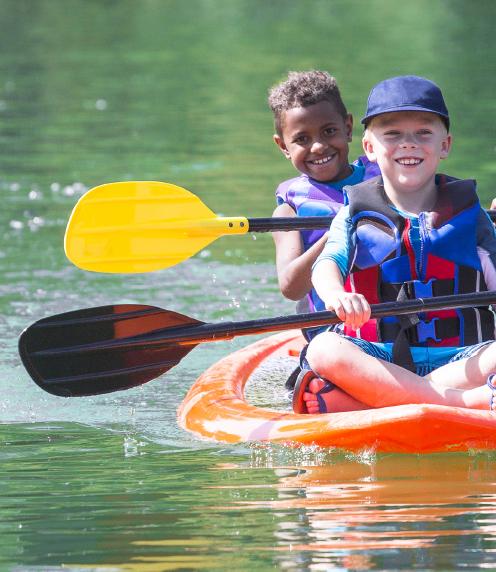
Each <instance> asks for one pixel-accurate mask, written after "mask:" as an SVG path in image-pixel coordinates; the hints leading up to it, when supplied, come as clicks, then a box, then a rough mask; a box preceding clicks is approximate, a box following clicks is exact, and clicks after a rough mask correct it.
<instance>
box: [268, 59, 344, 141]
mask: <svg viewBox="0 0 496 572" xmlns="http://www.w3.org/2000/svg"><path fill="white" fill-rule="evenodd" d="M321 101H328V102H329V103H331V104H332V105H333V106H334V107H335V109H336V111H337V112H338V113H339V114H340V115H341V116H342V117H343V119H346V117H347V116H348V112H347V111H346V107H345V105H344V103H343V100H342V99H341V94H340V93H339V88H338V84H337V83H336V79H335V78H334V77H333V76H332V75H330V74H329V73H327V72H325V71H319V70H311V71H303V72H295V71H290V72H288V78H287V79H286V80H284V81H283V82H281V83H279V84H277V85H275V86H274V87H272V88H271V89H270V90H269V98H268V102H269V106H270V108H271V109H272V113H273V114H274V126H275V129H276V131H277V133H278V135H279V136H282V116H283V112H284V111H287V110H288V109H293V108H294V107H307V106H308V105H314V104H315V103H320V102H321Z"/></svg>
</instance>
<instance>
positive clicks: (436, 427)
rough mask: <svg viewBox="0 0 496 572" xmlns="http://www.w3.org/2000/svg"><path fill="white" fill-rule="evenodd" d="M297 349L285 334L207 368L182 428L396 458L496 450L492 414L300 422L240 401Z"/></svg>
mask: <svg viewBox="0 0 496 572" xmlns="http://www.w3.org/2000/svg"><path fill="white" fill-rule="evenodd" d="M303 343H304V340H303V338H302V336H301V335H300V333H299V331H296V330H294V331H290V332H284V333H282V334H276V335H273V336H270V337H268V338H264V339H262V340H259V341H257V342H255V343H253V344H251V345H249V346H247V347H245V348H243V349H241V350H238V351H236V352H234V353H232V354H230V355H228V356H227V357H225V358H223V359H221V360H220V361H219V362H217V363H216V364H214V365H212V366H211V367H210V368H209V369H208V370H206V371H205V372H204V373H203V374H202V375H201V376H200V377H199V378H198V380H197V381H196V382H195V384H194V385H193V387H192V388H191V389H190V391H189V392H188V394H187V395H186V397H185V398H184V401H183V403H182V404H181V406H180V407H179V410H178V422H179V424H180V426H181V427H183V428H184V429H186V430H188V431H191V432H192V433H194V434H195V435H197V436H199V437H203V438H207V439H211V440H215V441H221V442H227V443H239V442H249V441H272V442H278V443H290V444H304V445H319V446H322V447H338V448H343V449H346V450H350V451H359V450H363V449H373V450H375V451H382V452H395V453H433V452H442V451H468V450H483V449H496V414H494V413H491V412H490V411H480V410H475V409H462V408H458V407H446V406H441V405H425V404H421V405H399V406H396V407H384V408H378V409H370V410H367V411H354V412H347V413H329V414H324V415H299V414H295V413H292V412H290V411H289V409H290V401H289V400H288V411H277V410H274V409H272V410H271V409H265V408H261V407H255V406H254V405H250V404H249V403H248V402H247V401H246V399H245V396H244V389H245V384H246V383H247V381H248V379H249V378H250V375H251V374H252V373H253V372H254V371H255V370H256V369H257V368H258V367H259V366H260V365H261V364H263V362H264V361H266V360H267V359H269V358H273V357H278V358H279V357H280V358H284V357H286V358H289V357H291V358H292V361H295V359H294V358H295V356H298V354H299V350H300V348H301V347H302V345H303ZM270 383H273V382H272V381H271V382H270ZM278 383H280V384H281V385H283V384H284V380H283V379H281V380H280V382H278Z"/></svg>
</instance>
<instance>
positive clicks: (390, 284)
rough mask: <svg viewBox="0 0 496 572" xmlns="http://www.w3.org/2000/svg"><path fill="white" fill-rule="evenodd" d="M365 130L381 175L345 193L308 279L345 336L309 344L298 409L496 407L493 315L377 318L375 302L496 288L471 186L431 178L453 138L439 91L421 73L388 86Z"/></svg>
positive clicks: (495, 259)
mask: <svg viewBox="0 0 496 572" xmlns="http://www.w3.org/2000/svg"><path fill="white" fill-rule="evenodd" d="M362 123H363V124H364V126H365V132H364V135H363V140H362V144H363V148H364V151H365V153H366V155H367V157H368V159H369V160H371V161H375V162H377V164H378V166H379V167H380V170H381V173H382V175H381V176H379V177H375V178H373V179H369V180H368V181H365V182H363V183H360V184H358V185H354V186H352V187H347V188H345V194H346V199H347V200H346V206H345V207H344V208H343V209H341V211H340V212H339V213H338V215H337V216H336V218H335V219H334V221H333V224H332V226H331V229H330V231H329V237H328V240H327V243H326V245H325V247H324V250H323V251H322V253H321V255H320V256H319V258H318V259H317V261H316V262H315V264H314V266H313V270H312V282H313V284H314V287H315V288H316V290H317V292H318V294H319V296H320V297H321V299H322V300H323V301H324V303H325V306H326V308H327V309H328V310H333V311H335V312H336V313H337V315H338V316H339V318H340V319H342V320H343V322H344V324H345V335H338V334H336V333H334V332H331V331H328V332H324V333H321V334H319V335H317V336H316V337H315V338H314V339H313V340H312V341H311V342H310V344H309V346H308V348H307V351H306V356H305V358H304V360H303V361H304V365H306V366H308V368H309V369H308V371H304V372H303V373H302V374H301V375H300V376H299V379H298V381H297V384H296V387H295V392H294V398H293V408H294V410H295V411H296V412H298V413H318V412H321V413H325V412H331V411H345V410H354V409H366V408H373V407H382V406H390V405H400V404H404V403H434V404H443V405H454V406H459V407H470V408H477V409H484V408H486V409H487V407H488V402H489V404H490V405H489V406H490V408H492V406H493V401H495V400H494V394H493V392H494V391H496V390H495V389H494V386H493V384H492V377H491V374H492V373H493V372H495V371H496V343H495V342H494V329H495V323H494V314H493V313H492V311H491V309H490V308H488V307H478V308H468V309H463V310H449V311H447V310H444V311H438V312H424V313H421V314H418V315H410V316H408V317H406V318H404V319H403V318H401V319H398V318H394V317H393V318H384V319H381V320H379V319H378V320H371V319H370V305H369V303H378V302H384V301H393V300H405V299H409V298H426V297H433V296H434V297H435V296H442V295H448V294H457V293H470V292H476V291H479V290H496V234H495V231H494V227H493V225H492V223H491V221H490V219H489V218H488V216H487V214H486V213H485V211H484V210H483V209H482V208H481V206H480V204H479V201H478V198H477V195H476V191H475V181H472V180H458V179H455V178H453V177H449V176H447V175H439V174H436V173H437V168H438V165H439V162H440V160H441V159H445V158H446V157H447V156H448V154H449V152H450V149H451V141H452V138H451V134H450V132H449V125H450V124H449V114H448V109H447V107H446V104H445V102H444V98H443V95H442V93H441V90H440V89H439V87H438V86H437V85H436V84H434V83H433V82H432V81H429V80H427V79H425V78H422V77H417V76H400V77H394V78H390V79H387V80H385V81H382V82H380V83H379V84H377V85H376V86H375V87H374V88H373V89H372V91H371V92H370V95H369V98H368V102H367V109H366V113H365V115H364V117H363V119H362ZM330 380H332V381H330ZM486 380H487V383H486Z"/></svg>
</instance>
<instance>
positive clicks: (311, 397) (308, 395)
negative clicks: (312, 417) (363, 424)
mask: <svg viewBox="0 0 496 572" xmlns="http://www.w3.org/2000/svg"><path fill="white" fill-rule="evenodd" d="M303 401H304V404H305V407H306V410H307V412H308V413H310V414H314V413H338V412H339V413H341V412H344V411H361V410H363V409H370V407H369V406H368V405H365V403H362V402H361V401H358V399H355V398H354V397H352V396H351V395H349V394H348V393H346V392H344V391H343V390H342V389H340V388H339V387H336V386H335V385H334V384H332V383H330V382H328V381H324V380H322V379H320V378H318V377H314V378H313V379H312V380H311V381H310V382H309V383H308V385H307V390H306V391H305V392H304V394H303Z"/></svg>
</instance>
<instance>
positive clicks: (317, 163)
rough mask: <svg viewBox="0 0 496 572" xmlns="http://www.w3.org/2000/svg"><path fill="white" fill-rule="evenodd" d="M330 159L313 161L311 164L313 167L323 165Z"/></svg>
mask: <svg viewBox="0 0 496 572" xmlns="http://www.w3.org/2000/svg"><path fill="white" fill-rule="evenodd" d="M331 159H332V157H324V158H323V159H314V160H313V161H312V163H313V164H314V165H323V164H324V163H328V162H329V161H330V160H331Z"/></svg>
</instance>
